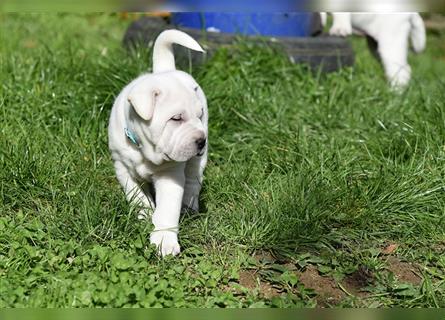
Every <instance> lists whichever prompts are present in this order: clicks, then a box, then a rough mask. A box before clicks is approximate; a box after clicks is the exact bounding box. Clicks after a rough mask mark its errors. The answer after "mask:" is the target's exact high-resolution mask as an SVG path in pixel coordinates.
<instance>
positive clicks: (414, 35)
mask: <svg viewBox="0 0 445 320" xmlns="http://www.w3.org/2000/svg"><path fill="white" fill-rule="evenodd" d="M332 15H333V24H332V27H331V28H330V30H329V33H330V34H331V35H336V36H343V37H344V36H347V35H350V34H351V33H352V32H353V31H356V32H358V33H361V34H363V33H364V34H366V35H367V36H370V37H371V38H373V39H374V40H375V41H376V42H377V53H378V55H379V57H380V59H381V62H382V64H383V67H384V69H385V74H386V77H387V79H388V81H389V82H390V85H391V87H392V88H393V89H396V90H398V89H401V88H403V87H405V86H406V85H407V84H408V82H409V80H410V77H411V67H410V66H409V64H408V47H409V43H408V39H409V38H410V39H411V45H412V47H413V49H414V51H415V52H421V51H423V50H424V48H425V43H426V35H425V25H424V23H423V20H422V18H421V17H420V15H419V14H418V13H348V12H343V13H340V12H337V13H333V14H332ZM321 16H322V22H323V24H325V23H326V14H325V13H322V14H321Z"/></svg>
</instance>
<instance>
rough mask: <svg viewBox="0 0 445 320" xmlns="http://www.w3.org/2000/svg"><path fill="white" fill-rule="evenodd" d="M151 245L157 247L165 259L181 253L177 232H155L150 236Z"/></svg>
mask: <svg viewBox="0 0 445 320" xmlns="http://www.w3.org/2000/svg"><path fill="white" fill-rule="evenodd" d="M150 243H151V244H154V245H156V248H157V250H158V253H159V254H160V255H161V256H163V257H165V256H166V255H169V254H171V255H173V256H176V255H177V254H179V252H181V248H180V247H179V243H178V235H177V234H176V232H175V231H167V230H165V231H153V232H152V233H151V235H150Z"/></svg>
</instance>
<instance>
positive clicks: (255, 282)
mask: <svg viewBox="0 0 445 320" xmlns="http://www.w3.org/2000/svg"><path fill="white" fill-rule="evenodd" d="M239 284H240V285H242V286H243V287H245V288H247V289H249V290H255V289H259V292H260V294H261V295H262V296H264V297H265V298H266V299H270V298H272V297H276V296H279V295H280V292H279V290H278V289H276V288H274V287H273V286H272V285H271V284H270V283H267V282H264V281H261V280H260V278H259V277H258V276H257V275H256V273H255V272H254V271H253V270H242V271H240V273H239Z"/></svg>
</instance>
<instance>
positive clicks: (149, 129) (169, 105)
mask: <svg viewBox="0 0 445 320" xmlns="http://www.w3.org/2000/svg"><path fill="white" fill-rule="evenodd" d="M173 43H177V44H180V45H182V46H185V47H188V48H190V49H193V50H197V51H203V49H202V48H201V46H200V45H199V44H198V43H197V42H196V41H195V40H194V39H192V38H191V37H190V36H188V35H187V34H185V33H184V32H181V31H178V30H167V31H164V32H162V33H161V34H160V35H159V36H158V38H157V39H156V42H155V44H154V47H153V73H151V74H148V73H147V74H143V75H141V76H140V77H138V78H137V79H135V80H133V81H132V82H131V83H130V84H128V85H127V86H126V87H125V88H124V89H123V90H122V91H121V92H120V94H119V96H118V97H117V98H116V100H115V103H114V105H113V109H112V111H111V116H110V123H109V126H108V136H109V148H110V151H111V155H112V158H113V161H114V167H115V170H116V175H117V179H118V180H119V182H120V184H121V185H122V187H123V188H124V191H125V194H126V197H127V199H128V200H129V201H131V202H133V203H136V204H138V205H139V206H141V208H140V211H139V218H145V217H147V213H148V211H150V209H151V210H154V212H153V215H152V222H153V225H154V231H153V232H152V234H151V236H150V242H151V243H152V244H155V245H156V246H157V248H158V250H159V252H160V254H161V255H162V256H165V255H168V254H172V255H176V254H178V253H179V252H180V247H179V243H178V224H179V216H180V212H181V207H188V208H191V209H193V210H198V197H199V193H200V190H201V183H202V179H203V171H204V167H205V165H206V162H207V119H208V113H207V102H206V98H205V96H204V93H203V91H202V90H201V88H200V86H199V85H198V84H197V83H196V81H195V80H194V79H193V78H192V77H191V76H190V75H189V74H187V73H185V72H182V71H177V70H176V68H175V59H174V56H173V50H172V44H173ZM153 193H154V194H153Z"/></svg>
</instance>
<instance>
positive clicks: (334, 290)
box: [297, 265, 346, 306]
mask: <svg viewBox="0 0 445 320" xmlns="http://www.w3.org/2000/svg"><path fill="white" fill-rule="evenodd" d="M297 274H298V276H299V279H300V281H301V283H303V284H304V286H305V287H306V288H310V289H313V290H314V291H315V293H316V294H317V298H316V299H317V302H318V303H319V304H320V305H322V306H325V305H326V303H330V304H337V303H339V302H340V301H341V300H342V299H343V298H345V296H346V294H345V293H344V292H343V291H342V290H341V289H340V288H339V287H338V285H337V283H336V282H335V280H334V279H332V278H330V277H323V276H321V275H320V274H319V273H318V270H317V268H316V267H315V266H311V265H310V266H307V267H306V270H305V271H303V272H297Z"/></svg>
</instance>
